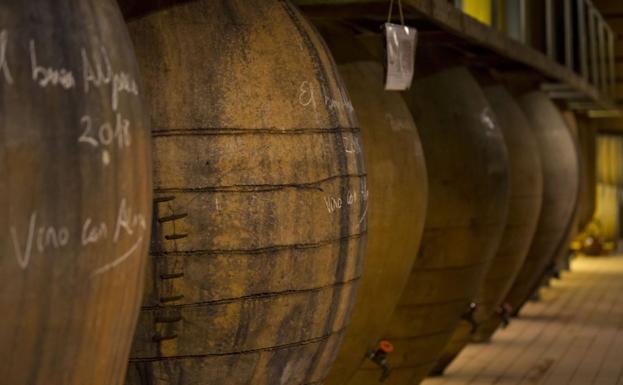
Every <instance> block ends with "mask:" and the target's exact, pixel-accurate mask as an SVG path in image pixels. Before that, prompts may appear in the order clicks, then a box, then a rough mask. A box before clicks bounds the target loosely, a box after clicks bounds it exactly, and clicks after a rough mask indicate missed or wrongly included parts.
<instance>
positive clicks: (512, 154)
mask: <svg viewBox="0 0 623 385" xmlns="http://www.w3.org/2000/svg"><path fill="white" fill-rule="evenodd" d="M483 90H484V93H485V95H486V97H487V100H488V101H489V104H490V105H491V109H492V110H493V113H494V114H495V116H496V117H497V118H498V123H499V125H500V128H501V129H502V133H503V134H504V141H505V143H506V148H507V149H508V158H509V174H510V179H509V182H510V192H511V195H510V200H509V209H508V219H507V222H506V225H505V228H504V234H503V235H502V241H501V242H500V247H499V249H498V250H497V253H496V254H495V257H494V258H493V260H492V262H491V266H490V267H489V270H488V271H487V273H486V275H485V278H484V280H483V281H482V283H481V286H480V289H479V291H478V296H477V297H476V300H475V303H476V305H477V307H476V308H475V311H474V313H473V316H472V318H471V321H472V323H470V322H467V320H462V321H461V323H460V324H459V326H458V327H457V329H456V330H455V332H454V335H453V336H452V339H451V340H450V342H449V343H448V345H447V346H446V348H445V350H444V353H443V354H442V356H441V357H440V359H439V361H438V362H437V365H436V366H435V369H434V370H433V374H441V373H443V371H444V370H445V368H446V367H447V365H449V364H450V362H452V360H454V358H455V357H456V356H457V355H458V354H459V353H460V352H461V350H462V349H463V348H464V347H465V346H466V345H467V344H468V343H469V342H470V341H471V340H472V338H475V339H476V340H483V339H488V338H489V336H490V335H491V334H492V333H493V331H494V330H495V327H497V321H498V320H499V319H500V316H504V314H503V313H502V311H503V310H504V306H503V305H504V304H503V301H504V297H506V294H507V293H508V291H509V290H510V287H511V285H512V284H513V281H514V280H515V277H516V276H517V274H518V273H519V269H520V268H521V266H522V265H523V262H524V261H525V259H526V255H527V254H528V248H529V247H530V244H531V243H532V238H533V237H534V231H535V230H536V224H537V219H538V217H539V212H540V210H541V201H542V199H543V196H542V194H543V176H542V174H541V162H540V156H539V148H538V145H537V142H536V138H535V136H534V134H533V133H532V129H531V128H530V123H529V122H528V119H527V118H526V116H525V115H524V113H523V112H522V110H521V108H520V107H519V105H517V103H516V102H515V100H514V99H513V97H512V96H511V94H510V93H509V92H508V91H507V90H506V89H505V88H504V87H503V86H499V85H490V86H486V87H484V88H483ZM490 318H493V320H492V321H493V322H491V321H489V319H490ZM474 322H475V324H474ZM490 324H493V325H494V329H493V330H491V328H490V327H488V326H489V325H490Z"/></svg>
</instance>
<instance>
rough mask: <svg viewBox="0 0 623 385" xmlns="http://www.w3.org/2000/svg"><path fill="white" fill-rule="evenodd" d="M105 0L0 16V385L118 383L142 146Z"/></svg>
mask: <svg viewBox="0 0 623 385" xmlns="http://www.w3.org/2000/svg"><path fill="white" fill-rule="evenodd" d="M137 78H138V66H137V63H136V59H135V56H134V52H133V48H132V44H131V43H130V39H129V36H128V32H127V29H126V27H125V25H124V21H123V18H122V16H121V13H120V12H119V9H118V8H117V4H116V2H115V1H112V0H83V1H64V2H56V1H42V0H32V1H4V2H3V3H2V11H1V12H0V209H1V210H2V218H1V219H0V231H1V232H2V234H3V236H2V240H1V241H0V255H1V256H2V258H0V306H2V308H3V309H5V314H4V316H3V317H2V318H3V319H2V321H1V322H0V326H1V327H0V378H1V379H2V380H0V382H2V383H3V384H12V385H17V384H31V385H83V384H94V385H118V384H120V383H122V381H123V378H124V374H125V370H126V366H127V356H128V353H129V350H130V344H131V342H132V333H133V330H134V327H135V325H136V317H137V315H138V311H139V307H140V301H141V296H142V287H143V276H144V272H143V270H144V266H145V262H146V260H147V247H148V240H149V227H148V225H149V221H150V220H151V178H150V175H151V166H150V165H151V162H150V161H151V155H150V154H151V149H150V134H149V128H148V117H147V115H146V114H145V111H144V108H143V101H142V92H143V90H142V88H141V86H140V84H139V83H138V79H137Z"/></svg>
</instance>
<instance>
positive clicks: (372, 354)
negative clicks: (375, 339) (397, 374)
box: [367, 340, 394, 382]
mask: <svg viewBox="0 0 623 385" xmlns="http://www.w3.org/2000/svg"><path fill="white" fill-rule="evenodd" d="M393 351H394V345H393V344H392V343H391V342H389V341H385V340H383V341H381V342H379V346H378V348H377V349H376V350H370V351H369V352H368V354H367V357H368V358H369V359H370V360H371V361H372V362H374V363H375V364H376V365H378V366H379V367H380V368H381V377H380V378H379V382H385V380H387V378H388V377H389V375H390V373H391V367H390V366H389V361H388V358H389V354H390V353H391V352H393Z"/></svg>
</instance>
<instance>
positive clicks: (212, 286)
mask: <svg viewBox="0 0 623 385" xmlns="http://www.w3.org/2000/svg"><path fill="white" fill-rule="evenodd" d="M153 5H154V7H155V8H154V9H153V10H151V11H149V12H146V13H141V14H137V15H135V16H134V17H133V19H131V20H130V22H129V25H130V32H131V35H132V37H133V39H134V43H135V46H136V50H137V53H138V57H139V63H140V64H141V67H142V71H143V75H144V80H145V83H146V88H147V97H148V101H149V104H150V106H151V111H152V121H153V126H154V131H153V136H154V147H155V149H154V164H155V171H154V177H155V193H156V211H155V212H156V214H157V215H156V219H155V221H154V225H153V226H154V231H155V234H154V237H153V244H152V251H151V254H152V262H151V264H150V265H149V266H150V268H149V272H148V281H147V285H146V288H145V289H146V292H145V299H144V304H143V311H142V313H141V316H140V319H139V326H138V329H137V333H136V336H135V341H134V345H133V349H132V353H131V364H130V369H129V370H128V377H127V382H126V383H127V384H144V385H147V384H150V385H151V384H154V383H158V384H167V385H169V384H171V385H173V384H176V385H193V384H205V383H206V381H207V380H206V379H209V381H210V383H214V384H222V385H228V384H254V385H262V384H271V385H272V384H276V383H279V384H288V385H291V384H316V383H321V382H322V381H323V380H324V377H325V375H326V373H327V372H328V369H329V368H330V365H331V363H332V362H333V359H334V356H335V353H336V352H337V348H338V347H339V342H340V339H341V336H342V333H343V331H344V329H345V326H346V324H347V322H348V319H349V314H350V312H351V308H352V305H353V302H354V296H355V292H356V287H357V282H358V280H359V276H360V274H361V265H362V256H363V246H364V237H365V232H366V207H367V199H368V190H367V187H366V172H365V169H364V164H363V154H362V151H361V148H360V146H359V144H360V139H359V129H358V128H357V123H356V120H355V117H354V114H353V107H352V105H351V102H350V100H349V98H348V95H347V93H346V90H345V89H344V87H343V86H342V83H341V79H340V78H339V76H338V74H337V68H336V67H335V66H334V63H333V60H332V58H331V57H330V54H329V52H328V51H327V50H326V48H325V46H324V43H323V41H322V40H321V38H320V37H319V36H318V35H317V33H316V32H315V30H314V29H313V28H312V27H311V26H310V25H309V24H308V23H307V21H306V20H304V19H303V17H302V16H301V15H300V14H299V12H298V10H297V9H295V8H294V7H293V6H292V5H291V4H290V3H289V2H287V1H277V0H239V1H232V0H218V1H215V0H202V1H193V2H182V3H178V4H175V5H174V6H169V7H160V5H161V4H160V2H155V3H154V4H153Z"/></svg>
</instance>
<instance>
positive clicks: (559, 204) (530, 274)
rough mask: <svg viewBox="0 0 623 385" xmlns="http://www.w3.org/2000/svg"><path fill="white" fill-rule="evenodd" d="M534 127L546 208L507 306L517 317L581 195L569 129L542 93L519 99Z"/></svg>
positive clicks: (548, 260)
mask: <svg viewBox="0 0 623 385" xmlns="http://www.w3.org/2000/svg"><path fill="white" fill-rule="evenodd" d="M519 101H520V105H521V107H522V109H523V111H524V113H525V114H526V116H527V117H528V120H529V121H530V123H531V127H532V128H533V130H534V133H535V136H536V138H537V142H538V144H539V152H540V155H541V165H542V168H543V205H542V207H541V214H540V215H539V222H538V224H537V230H536V233H535V236H534V239H533V241H532V245H531V246H530V250H529V251H528V256H527V257H526V261H525V262H524V264H523V266H522V268H521V270H520V272H519V274H518V276H517V279H516V280H515V282H514V283H513V287H512V288H511V290H510V292H509V293H508V295H507V298H506V302H507V303H508V304H510V305H511V306H512V307H513V312H514V313H517V312H518V311H519V308H520V307H521V305H523V303H524V302H525V301H526V300H527V299H528V297H529V296H530V294H531V292H532V291H533V289H534V287H535V285H536V284H537V283H538V282H540V280H541V277H542V275H543V273H544V271H545V269H546V267H547V266H548V264H549V263H550V262H551V261H552V258H553V257H554V253H555V252H556V249H557V247H558V245H559V244H560V243H561V241H562V239H563V237H564V236H565V233H566V231H567V229H568V224H569V221H570V220H571V217H572V215H573V210H574V207H575V205H576V200H577V193H578V175H579V173H578V160H577V156H576V152H575V145H574V142H573V138H572V137H571V134H570V132H569V129H568V128H567V126H566V125H565V122H564V121H563V119H562V116H561V115H560V112H559V111H558V109H557V108H556V106H555V105H554V104H553V103H552V101H551V100H549V99H548V98H547V96H546V95H545V94H544V93H542V92H530V93H527V94H524V95H522V96H521V97H520V98H519Z"/></svg>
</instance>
